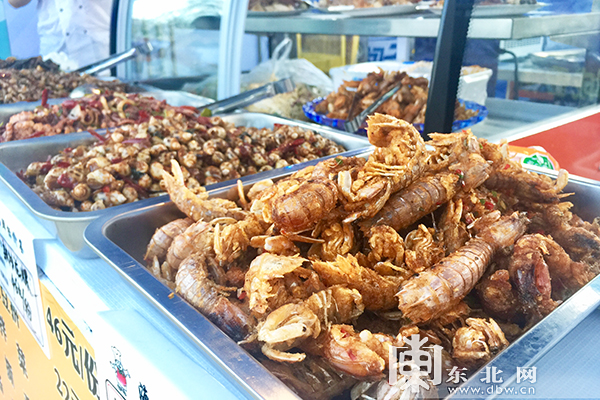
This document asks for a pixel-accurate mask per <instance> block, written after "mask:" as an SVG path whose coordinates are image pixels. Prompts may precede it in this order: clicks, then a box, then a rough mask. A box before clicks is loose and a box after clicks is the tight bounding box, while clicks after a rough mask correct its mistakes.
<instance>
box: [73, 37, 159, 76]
mask: <svg viewBox="0 0 600 400" xmlns="http://www.w3.org/2000/svg"><path fill="white" fill-rule="evenodd" d="M152 50H154V47H153V46H152V44H151V43H150V42H143V43H141V44H139V45H137V46H134V47H132V48H131V49H129V50H127V51H124V52H122V53H118V54H113V55H112V56H110V57H108V58H105V59H104V60H100V61H98V62H95V63H93V64H90V65H86V66H85V67H81V68H79V69H77V70H75V72H79V73H82V74H88V75H93V74H96V73H98V72H100V71H104V70H106V69H109V68H112V67H114V66H115V65H117V64H119V63H122V62H124V61H127V60H130V59H132V58H134V57H135V56H136V55H138V54H142V55H148V54H150V53H151V52H152Z"/></svg>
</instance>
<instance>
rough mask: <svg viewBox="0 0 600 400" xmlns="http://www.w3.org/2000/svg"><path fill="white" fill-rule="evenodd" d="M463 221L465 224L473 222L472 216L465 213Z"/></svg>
mask: <svg viewBox="0 0 600 400" xmlns="http://www.w3.org/2000/svg"><path fill="white" fill-rule="evenodd" d="M465 222H466V224H467V225H471V224H472V223H473V218H471V217H470V216H468V215H465Z"/></svg>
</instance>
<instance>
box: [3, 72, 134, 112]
mask: <svg viewBox="0 0 600 400" xmlns="http://www.w3.org/2000/svg"><path fill="white" fill-rule="evenodd" d="M84 84H90V85H93V86H94V87H96V88H99V89H104V90H115V91H120V92H127V91H129V85H127V84H126V83H123V82H120V81H118V80H113V81H104V80H101V79H98V78H95V77H93V76H91V75H81V74H80V73H78V72H62V71H55V70H47V69H46V68H45V66H43V65H37V66H35V67H34V68H32V69H11V68H8V69H0V104H8V103H17V102H19V101H37V100H43V99H44V96H47V97H46V98H63V97H69V93H71V91H72V90H73V89H75V88H76V87H78V86H81V85H84ZM44 90H46V94H45V95H44V93H45V92H44Z"/></svg>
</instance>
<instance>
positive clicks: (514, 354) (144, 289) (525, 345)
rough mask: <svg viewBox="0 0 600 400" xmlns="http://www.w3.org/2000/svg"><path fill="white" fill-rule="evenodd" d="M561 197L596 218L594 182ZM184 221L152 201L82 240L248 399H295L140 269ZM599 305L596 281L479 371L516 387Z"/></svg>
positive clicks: (580, 182)
mask: <svg viewBox="0 0 600 400" xmlns="http://www.w3.org/2000/svg"><path fill="white" fill-rule="evenodd" d="M313 162H315V161H313ZM269 172H271V174H269V175H270V176H269V177H283V176H286V175H288V173H287V172H286V173H285V174H279V176H277V174H276V172H277V171H269ZM290 173H291V172H290ZM250 178H251V179H249V180H247V181H246V182H245V187H248V186H249V185H251V184H253V183H255V182H257V181H259V180H260V179H262V178H266V176H263V177H259V176H257V175H255V176H252V177H250ZM565 192H574V193H575V196H573V197H572V198H571V199H570V201H572V202H573V203H574V205H575V211H576V212H577V213H578V214H579V215H580V216H581V217H582V218H584V219H586V220H592V219H593V218H595V217H596V216H598V215H600V185H599V184H598V183H597V182H595V181H592V180H589V179H585V178H579V177H572V178H571V180H570V182H569V184H568V185H567V187H566V188H565ZM233 193H234V188H231V187H230V188H221V189H216V190H213V191H211V193H210V196H211V197H224V198H227V197H230V196H231V195H232V194H233ZM182 216H183V214H182V213H181V212H180V211H179V210H178V209H177V208H176V207H175V206H174V204H173V203H171V202H163V201H161V199H153V200H152V202H149V203H147V205H146V207H144V208H140V209H137V210H133V211H128V212H124V213H122V214H118V213H117V212H116V210H113V212H112V214H111V215H105V216H103V217H102V218H100V219H97V220H95V221H94V222H92V223H91V224H90V226H88V228H87V229H86V231H85V240H86V242H87V243H88V244H89V246H90V247H91V248H92V249H93V250H94V251H96V252H97V253H98V254H99V255H100V257H101V258H103V259H104V260H105V261H106V262H107V263H108V264H109V265H111V266H112V267H113V268H115V270H116V271H117V272H119V273H120V274H121V275H122V276H123V277H125V278H126V279H127V280H128V281H129V282H131V283H132V284H133V285H134V286H135V287H136V288H137V289H138V290H140V292H141V293H142V294H144V295H145V296H146V297H147V298H149V299H150V300H151V301H152V302H153V303H154V304H155V305H156V306H157V307H158V309H159V310H160V311H161V312H163V313H165V314H166V315H167V316H168V317H169V318H170V319H171V320H172V321H173V322H174V323H175V324H176V325H177V326H178V327H179V328H180V329H181V330H182V331H183V332H184V333H185V334H186V335H188V336H189V337H190V338H191V339H192V340H193V341H194V342H195V343H196V344H197V345H198V346H199V348H200V349H202V350H203V351H205V352H206V354H207V357H209V358H210V359H211V360H214V361H215V362H216V363H218V365H220V366H221V367H222V368H223V370H224V371H226V372H227V373H228V374H229V376H230V377H232V379H233V381H234V382H237V384H238V385H239V386H240V387H242V388H243V389H244V390H246V391H247V392H248V393H249V397H255V396H256V395H258V396H260V397H261V398H264V399H270V398H288V397H290V398H295V397H294V396H295V395H294V393H293V392H292V391H291V390H290V389H289V388H287V387H285V386H283V387H282V384H281V382H279V381H277V379H275V378H274V377H273V376H272V375H271V374H270V373H269V372H268V371H266V370H265V369H264V368H263V367H262V366H261V365H260V363H259V362H258V361H256V360H255V359H254V358H253V357H251V356H250V355H249V354H248V353H246V352H245V351H244V350H243V349H242V348H241V347H239V346H237V345H236V344H235V343H234V342H233V341H232V340H231V339H229V338H228V337H227V336H226V335H225V334H224V333H223V332H222V331H221V330H220V329H218V328H217V327H215V326H214V325H212V324H211V322H210V321H208V319H206V317H204V315H202V314H201V313H200V312H198V311H196V310H195V309H194V308H193V307H191V306H190V305H189V304H187V303H186V302H185V301H184V300H182V299H181V298H179V297H178V296H175V297H174V298H173V299H169V294H170V293H171V290H170V289H169V288H168V287H167V286H165V285H163V284H162V283H160V282H159V281H158V280H157V279H155V278H154V276H152V274H151V273H150V272H149V271H148V270H147V269H146V268H145V267H144V266H143V264H144V262H143V257H144V253H145V251H146V246H147V244H148V242H149V240H150V238H151V236H152V234H153V233H154V231H155V229H156V228H158V227H160V226H162V225H163V224H165V223H167V222H170V221H172V220H173V219H176V218H181V217H182ZM131 227H135V234H132V233H133V230H132V228H131ZM599 305H600V276H598V277H596V278H595V279H594V280H593V281H591V282H590V283H588V284H587V285H586V286H585V287H584V288H582V289H581V290H579V291H578V292H577V293H575V294H574V295H573V296H572V297H571V298H569V299H568V300H567V301H565V302H564V303H563V304H562V305H561V306H559V307H558V308H557V309H556V310H555V311H553V312H552V313H551V314H550V315H548V316H547V317H546V318H544V319H543V320H542V321H541V322H540V323H538V324H537V325H535V326H534V327H533V328H532V329H530V330H529V331H528V332H527V333H525V334H524V335H523V336H522V337H521V338H519V339H518V340H517V341H515V342H513V343H512V344H511V345H510V346H509V347H508V348H507V349H505V350H504V351H502V352H501V353H500V354H499V355H498V356H496V357H495V358H494V359H493V360H491V361H490V362H489V363H488V364H486V365H485V366H484V367H482V369H483V368H485V367H486V366H496V367H497V368H499V369H501V370H502V371H505V373H504V375H503V377H507V376H509V378H508V379H506V380H505V381H504V385H509V384H512V383H514V382H513V381H514V380H515V378H516V375H515V374H516V367H517V366H519V367H527V366H529V365H531V364H532V363H533V362H535V361H536V360H538V359H539V358H540V357H541V356H542V355H543V354H544V353H546V352H547V351H548V350H549V349H551V348H552V347H553V346H554V345H555V344H556V343H557V342H558V341H559V340H560V339H561V338H563V337H564V336H565V335H566V334H567V333H568V332H569V331H570V330H572V329H573V328H574V327H575V326H576V325H577V324H578V323H579V322H581V321H582V320H583V319H584V318H585V317H586V316H587V315H588V314H590V313H591V312H592V311H593V310H594V309H596V308H597V307H598V306H599ZM510 374H513V375H510ZM479 378H480V375H479V374H478V373H475V374H473V377H472V378H471V379H470V380H469V381H467V382H465V383H464V384H463V385H462V387H469V386H473V387H475V386H478V387H482V391H481V393H485V389H486V388H487V387H485V385H484V384H483V383H482V382H481V381H480V379H479ZM274 388H277V389H274ZM274 390H276V396H275V395H274V393H275V392H274ZM440 395H441V393H440ZM455 398H456V397H455Z"/></svg>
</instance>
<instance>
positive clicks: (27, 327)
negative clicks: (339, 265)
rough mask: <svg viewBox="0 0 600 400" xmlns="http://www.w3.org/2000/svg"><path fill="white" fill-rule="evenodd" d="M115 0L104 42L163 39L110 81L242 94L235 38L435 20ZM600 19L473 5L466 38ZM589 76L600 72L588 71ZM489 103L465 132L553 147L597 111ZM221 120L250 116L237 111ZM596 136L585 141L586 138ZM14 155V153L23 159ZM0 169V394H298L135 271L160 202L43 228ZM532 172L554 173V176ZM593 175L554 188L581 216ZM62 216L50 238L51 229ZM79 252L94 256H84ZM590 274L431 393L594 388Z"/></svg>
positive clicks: (165, 212) (570, 38)
mask: <svg viewBox="0 0 600 400" xmlns="http://www.w3.org/2000/svg"><path fill="white" fill-rule="evenodd" d="M115 4H116V8H115V10H116V12H115V19H114V24H113V30H114V35H113V39H112V40H113V45H114V49H115V50H116V51H121V50H124V49H126V48H128V47H129V46H130V45H131V44H134V43H135V42H136V41H139V40H146V39H147V40H150V41H153V45H154V44H155V45H156V46H155V47H156V48H157V49H159V50H157V53H156V54H154V56H152V57H156V58H154V59H152V60H144V59H138V60H136V61H135V62H133V63H132V62H129V63H128V64H126V65H123V66H121V67H119V69H118V75H119V77H123V78H130V79H133V80H143V81H147V82H149V83H154V84H157V86H160V85H161V84H162V85H165V87H167V88H172V87H173V85H180V84H182V83H181V82H184V81H185V82H190V81H198V80H205V79H207V78H208V76H209V75H213V76H215V77H216V78H215V82H216V85H217V96H216V97H219V98H224V97H227V96H229V95H232V94H236V93H237V92H238V91H239V86H240V85H239V75H240V70H241V57H242V54H243V51H242V49H243V47H244V46H243V44H242V43H243V35H244V33H245V32H247V33H255V34H261V35H266V34H271V33H303V34H314V33H323V34H331V35H363V36H404V37H435V36H436V35H437V32H438V29H439V25H440V16H439V15H438V14H436V13H429V12H427V11H426V10H421V11H419V10H417V9H416V8H415V12H414V13H412V14H404V13H401V14H398V15H393V16H391V15H389V16H388V15H377V13H375V14H374V15H373V13H372V12H371V13H368V14H367V15H365V16H364V17H361V18H358V17H356V16H353V15H345V14H343V13H342V14H337V13H336V14H334V13H319V12H314V11H310V10H308V11H306V12H301V13H280V14H279V15H277V16H270V15H268V14H266V13H261V12H253V13H252V14H249V15H248V17H247V18H246V10H247V2H245V1H239V2H238V1H226V2H214V4H213V3H209V2H197V4H196V3H194V2H191V1H190V2H185V3H181V4H179V3H173V4H163V7H165V8H164V9H159V8H156V9H155V7H157V6H156V5H155V4H154V3H151V2H148V0H131V1H123V0H119V1H117V0H115ZM161 4H162V3H161ZM159 10H160V12H159ZM161 18H162V19H161ZM242 28H243V29H242ZM599 28H600V13H598V12H590V13H586V14H583V15H554V14H549V13H548V14H546V13H543V12H540V13H538V14H536V13H533V14H531V15H516V16H515V15H492V16H487V15H483V16H481V15H477V14H476V15H475V17H474V18H473V19H472V21H471V27H470V29H469V36H470V37H473V38H480V39H493V40H496V39H502V40H515V39H527V38H532V37H537V36H550V37H554V38H555V39H557V40H562V41H563V42H570V43H576V42H578V43H583V42H582V40H584V39H582V38H584V37H589V36H590V35H594V34H596V33H597V31H598V29H599ZM191 30H198V32H194V35H200V36H202V35H204V39H206V41H205V42H203V43H202V46H199V48H202V49H203V50H202V51H200V50H199V51H200V53H201V55H202V57H204V56H206V55H207V54H208V55H209V56H210V57H211V62H210V63H198V64H197V65H194V66H192V67H189V65H188V66H185V68H188V69H180V70H177V69H178V68H180V67H181V65H182V64H181V62H182V61H181V60H182V59H181V58H180V57H181V53H177V52H178V51H181V48H179V49H175V48H173V47H171V45H170V44H172V43H174V42H179V44H180V45H183V46H184V47H185V46H192V44H190V43H191V42H192V41H193V38H198V36H194V35H191V36H190V37H188V38H187V39H186V40H188V41H187V42H185V41H184V42H182V41H183V40H184V37H185V36H186V34H187V33H189V32H190V31H191ZM217 38H218V40H217ZM209 42H210V43H209ZM216 42H219V44H218V46H217V45H216V44H215V43H216ZM587 43H588V44H589V43H591V42H590V41H588V42H587ZM203 46H204V47H203ZM588 47H589V46H588ZM200 53H198V54H200ZM152 57H150V58H152ZM199 57H200V56H199ZM165 60H166V61H165ZM146 61H148V62H146ZM184 63H185V61H184ZM207 64H212V65H207ZM181 71H183V72H181ZM586 79H587V81H588V82H594V79H596V82H597V77H593V76H587V78H586ZM177 88H178V89H179V88H180V87H179V86H177ZM165 93H168V92H165ZM596 96H597V93H596ZM195 100H197V98H194V97H190V99H189V101H190V102H189V104H188V101H187V99H186V98H183V99H181V101H182V103H181V105H195V106H199V105H200V104H192V102H193V101H195ZM588 100H589V98H588ZM167 101H168V102H170V100H169V99H167ZM486 106H487V108H488V110H489V114H488V116H487V119H486V120H485V121H484V122H482V123H479V124H477V125H475V126H474V127H473V131H474V132H475V134H476V135H478V136H481V137H486V138H488V139H490V140H491V141H494V142H498V141H500V139H503V138H508V139H509V140H510V141H511V143H513V144H519V145H523V146H531V145H538V146H542V147H544V148H545V149H546V150H548V151H549V152H550V153H553V148H552V145H556V143H557V142H558V141H559V140H561V138H563V137H565V132H566V131H560V129H567V131H568V126H576V127H577V128H576V129H581V130H584V129H585V130H586V133H588V132H591V131H592V130H594V127H595V126H596V125H597V124H595V121H596V119H597V118H598V115H599V110H598V109H597V106H590V107H589V108H585V109H582V110H573V108H572V107H564V106H560V105H546V104H539V103H530V102H523V101H516V100H506V99H497V98H488V99H487V101H486ZM27 107H31V105H28V106H27ZM7 113H8V114H10V113H12V111H7ZM8 114H7V115H8ZM230 118H232V119H233V120H239V119H241V120H244V118H246V119H252V118H254V119H256V118H257V117H256V115H254V117H253V116H252V114H237V115H233V116H230ZM267 119H268V121H269V123H271V124H272V123H275V124H278V123H282V122H283V121H284V120H281V119H278V118H277V117H269V118H267ZM246 122H247V121H246ZM306 125H308V124H306ZM563 126H564V128H563ZM559 131H560V132H559ZM322 132H323V133H324V134H325V135H327V134H330V136H331V137H338V135H341V136H339V137H340V138H341V139H340V140H341V141H344V136H343V135H344V134H343V133H338V132H335V131H332V130H330V129H328V128H322ZM555 135H558V136H555ZM536 138H543V140H549V142H543V140H542V141H537V140H536ZM73 139H77V140H89V138H88V137H86V134H77V135H74V137H73ZM73 139H69V138H67V137H62V138H58V139H54V140H53V141H52V140H51V141H48V142H46V146H48V145H50V146H55V147H56V146H59V147H60V144H61V143H62V144H64V143H67V142H69V141H70V140H73ZM352 140H354V141H355V142H356V143H354V142H353V143H354V144H353V146H352V147H348V148H349V149H351V151H350V152H348V153H347V154H345V155H348V156H351V155H362V156H368V154H369V152H370V150H367V152H365V150H364V149H362V148H361V147H362V146H363V145H366V142H365V140H364V139H363V138H357V137H353V139H352ZM593 140H594V136H593V135H591V136H586V137H585V138H584V140H583V141H584V142H593ZM33 142H35V143H34V144H37V147H36V148H37V149H38V150H37V151H38V152H39V151H41V150H39V149H40V148H41V147H42V146H41V144H43V140H42V139H36V140H34V141H33ZM52 143H54V144H52ZM56 143H58V144H56ZM67 145H68V144H67ZM1 146H5V147H4V148H3V147H1ZM21 147H22V148H23V149H25V147H26V143H25V142H24V143H21V144H20V146H18V145H1V144H0V156H2V154H4V156H6V157H9V158H10V159H11V162H12V163H13V164H14V165H15V167H14V168H12V169H19V168H23V166H24V165H26V164H27V160H26V158H27V157H28V156H31V155H32V153H31V152H27V151H26V150H23V149H20V148H21ZM559 147H560V146H559ZM565 147H566V146H565ZM590 147H591V146H590ZM56 148H58V147H56ZM15 149H16V150H15ZM19 149H20V150H19ZM17 150H19V151H23V153H22V154H21V155H20V154H18V153H17ZM567 150H569V151H570V153H569V156H571V158H569V159H564V160H563V158H561V155H560V154H557V158H559V162H560V163H561V165H562V166H567V165H570V163H572V162H574V163H576V162H577V161H578V160H577V157H576V156H575V157H573V154H574V153H575V155H576V153H577V150H576V149H571V148H569V149H567ZM554 152H556V153H558V150H555V151H554ZM594 156H595V153H593V151H591V152H590V157H588V158H589V160H588V158H586V162H587V164H586V167H590V166H591V168H592V169H593V168H597V164H598V163H597V162H596V161H594V160H592V159H593V157H594ZM572 158H575V160H574V161H573V160H572ZM588 161H589V162H588ZM312 163H313V164H314V163H315V162H314V161H313V162H312ZM298 169H299V167H297V166H292V167H288V168H285V169H284V170H281V171H275V172H267V173H264V174H263V175H258V176H254V177H252V176H250V177H247V178H245V179H244V180H242V185H244V186H245V187H246V188H247V187H249V186H250V185H251V184H253V183H256V182H257V181H258V180H259V179H262V178H266V177H270V178H273V179H279V178H281V177H283V176H286V175H289V174H290V173H292V172H294V171H296V170H298ZM0 172H1V173H2V174H5V176H10V178H8V179H6V178H5V179H3V180H2V182H0V241H1V245H2V248H1V249H0V290H1V291H0V297H1V298H2V304H3V305H2V306H0V336H2V338H3V339H4V340H2V339H0V348H2V350H3V354H4V356H5V362H4V363H3V364H5V365H4V366H3V367H1V368H0V392H2V393H3V396H5V397H6V398H26V399H30V398H31V399H33V398H50V397H52V398H62V399H69V398H70V399H75V398H78V399H82V400H83V399H90V400H91V399H99V400H100V399H107V400H121V399H127V400H131V399H135V400H138V399H139V400H147V399H164V398H174V399H188V398H189V399H203V398H207V399H214V398H223V399H240V398H245V399H275V398H277V399H297V398H299V397H298V396H297V395H296V394H295V393H294V392H293V391H292V390H290V388H289V387H288V386H287V385H285V384H284V383H282V381H281V380H279V379H278V378H277V377H275V376H274V375H273V374H272V373H270V372H269V371H268V370H267V369H266V368H265V367H264V366H263V365H261V364H260V363H259V362H257V361H256V359H255V358H254V357H253V356H251V355H250V354H249V353H248V352H246V351H245V350H244V349H243V348H242V347H240V346H239V345H238V344H237V343H236V342H235V341H234V340H232V339H231V338H230V337H228V336H227V335H225V334H224V333H223V332H222V331H221V330H219V329H218V328H217V327H216V326H215V325H214V324H213V323H212V322H210V321H209V319H207V318H205V317H204V316H203V315H202V314H200V313H198V311H196V310H195V309H194V308H193V307H191V306H190V305H189V304H188V303H187V302H186V301H184V300H183V299H182V298H180V297H178V296H177V295H175V293H174V292H173V291H172V289H170V288H169V287H168V286H165V285H164V284H163V283H162V282H160V281H159V280H157V279H155V278H154V277H153V276H152V275H151V274H150V272H149V271H148V270H147V269H146V268H145V267H144V264H143V256H144V254H143V253H144V251H145V244H146V243H147V242H148V239H149V238H150V236H151V235H152V233H153V232H154V229H156V228H157V227H159V226H160V225H162V224H163V223H165V222H168V221H170V220H172V219H174V218H177V217H181V214H180V212H179V211H177V210H176V209H175V207H174V206H173V204H172V203H170V202H169V201H168V199H167V198H165V197H159V198H154V199H150V200H148V201H145V202H144V203H143V204H142V203H140V204H136V203H132V204H128V205H126V206H124V207H122V208H118V207H117V208H114V209H108V210H106V211H107V212H105V213H102V214H94V215H91V218H90V220H85V221H83V223H81V224H79V225H80V226H77V227H73V226H71V225H69V221H68V219H78V217H79V216H76V217H74V218H71V217H69V218H62V216H61V215H60V213H58V212H54V213H53V212H51V211H54V210H47V209H44V210H43V211H46V214H52V215H51V217H52V218H51V219H52V224H49V223H48V221H46V220H47V219H48V218H42V217H40V211H39V210H40V209H41V207H42V205H41V204H40V202H39V201H38V202H36V200H39V199H37V198H35V199H30V200H31V202H32V204H33V205H34V206H31V204H26V203H24V201H23V197H28V196H31V194H32V193H29V192H27V191H26V190H25V189H26V188H24V187H19V185H18V183H21V184H22V182H20V181H19V180H18V179H17V178H16V175H14V174H13V173H12V172H10V171H8V169H7V168H4V169H1V170H0ZM538 172H539V170H538ZM544 173H547V174H550V175H551V176H553V177H556V174H555V173H553V172H548V171H545V172H544ZM581 175H584V174H581ZM594 178H596V176H594V175H586V177H577V176H575V177H573V178H572V179H571V181H570V183H569V186H567V187H566V188H565V191H566V192H574V193H575V194H576V196H577V197H576V199H577V200H574V203H575V205H576V207H577V210H578V212H579V213H580V214H581V216H582V217H584V218H585V219H586V220H590V221H591V220H593V219H594V217H595V216H597V215H600V209H598V204H599V203H598V202H599V200H600V199H599V196H600V183H598V181H597V180H595V179H594ZM21 186H24V185H21ZM15 187H16V188H17V189H19V190H15ZM209 189H211V191H210V196H211V197H223V198H225V197H229V196H232V195H233V194H235V193H236V192H237V191H239V188H238V186H237V185H236V184H235V183H234V182H228V183H227V184H225V185H217V186H215V187H212V188H209ZM23 193H25V194H23ZM36 207H37V208H36ZM47 208H48V207H47ZM83 219H85V218H82V220H83ZM91 220H93V222H92V223H91V225H90V226H87V225H88V224H89V223H90V222H91ZM77 222H81V221H79V220H78V221H77ZM53 224H56V225H53ZM58 226H60V227H61V228H60V229H61V230H62V237H58V236H57V234H56V232H55V230H56V229H57V227H58ZM86 227H87V229H86ZM84 229H85V234H84V232H83V231H84ZM64 238H67V242H69V243H73V242H74V241H76V245H74V246H69V245H67V243H65V241H64ZM84 238H85V241H86V243H87V244H84V242H83V240H84ZM88 246H89V247H88ZM69 247H73V248H71V249H69ZM82 249H83V250H84V251H83V252H80V251H81V250H82ZM72 250H76V252H73V251H72ZM90 254H94V255H99V258H86V255H87V256H89V255H90ZM599 279H600V278H596V279H594V280H592V281H591V282H590V283H588V284H587V286H585V287H584V288H583V289H581V290H580V291H579V292H577V293H576V294H575V295H574V296H572V297H571V298H570V299H569V300H567V301H566V302H565V303H564V304H562V305H561V306H560V307H559V308H558V309H557V310H556V312H553V313H552V314H551V315H550V316H549V317H547V318H545V319H544V320H542V322H541V323H539V324H538V325H536V326H535V327H534V328H533V329H531V330H529V331H528V332H527V333H526V334H524V335H523V336H522V337H521V338H520V339H519V340H517V341H515V342H514V343H512V345H511V346H510V347H509V348H508V349H506V350H505V351H503V352H501V353H500V354H499V356H497V357H496V358H494V359H493V360H492V361H491V362H490V363H488V364H485V366H484V367H483V369H482V370H480V371H479V372H478V373H475V374H473V376H472V377H471V378H470V379H469V380H468V381H466V379H465V380H464V381H461V382H460V388H461V390H462V392H461V391H458V392H456V393H451V392H449V391H448V393H443V394H442V393H440V397H444V398H446V397H447V398H531V399H548V398H557V399H558V398H590V399H591V398H597V397H598V393H600V375H598V374H599V372H598V371H600V368H598V361H597V354H600V344H599V343H600V341H599V340H598V331H599V330H600V311H599V310H598V306H599V305H600V280H599ZM519 369H523V370H525V369H526V370H527V371H529V372H528V373H529V374H530V375H528V376H527V377H526V378H527V381H528V385H527V387H526V388H525V390H526V392H525V393H523V392H518V393H515V392H513V390H520V389H523V387H524V386H523V385H520V386H519V385H517V384H518V383H522V381H523V380H524V377H525V376H524V375H520V372H519ZM532 371H533V372H532ZM532 373H533V375H531V374H532ZM459 378H460V376H459ZM459 381H460V379H459ZM347 394H348V396H347V397H348V398H350V395H349V393H347ZM361 398H362V399H368V398H371V397H367V396H362V397H361Z"/></svg>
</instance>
